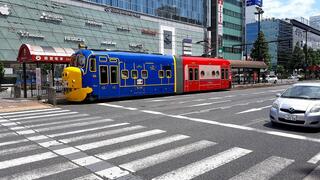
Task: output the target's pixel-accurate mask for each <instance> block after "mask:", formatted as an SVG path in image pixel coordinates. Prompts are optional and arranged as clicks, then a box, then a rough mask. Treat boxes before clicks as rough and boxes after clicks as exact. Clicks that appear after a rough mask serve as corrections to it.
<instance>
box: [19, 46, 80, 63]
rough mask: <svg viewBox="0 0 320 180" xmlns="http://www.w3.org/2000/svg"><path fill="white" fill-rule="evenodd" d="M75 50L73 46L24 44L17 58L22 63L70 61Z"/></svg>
mask: <svg viewBox="0 0 320 180" xmlns="http://www.w3.org/2000/svg"><path fill="white" fill-rule="evenodd" d="M74 52H75V49H72V48H59V47H51V46H34V45H30V44H22V45H21V46H20V49H19V54H18V57H17V60H18V62H20V63H23V62H26V63H36V62H39V63H56V64H59V63H69V62H70V60H71V55H72V54H73V53H74Z"/></svg>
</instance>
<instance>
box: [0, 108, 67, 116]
mask: <svg viewBox="0 0 320 180" xmlns="http://www.w3.org/2000/svg"><path fill="white" fill-rule="evenodd" d="M59 109H61V108H50V109H38V110H29V111H18V112H8V113H0V116H9V115H13V114H28V113H34V112H45V111H55V110H59Z"/></svg>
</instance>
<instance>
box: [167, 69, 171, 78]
mask: <svg viewBox="0 0 320 180" xmlns="http://www.w3.org/2000/svg"><path fill="white" fill-rule="evenodd" d="M166 77H167V78H171V70H166Z"/></svg>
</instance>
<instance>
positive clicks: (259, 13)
mask: <svg viewBox="0 0 320 180" xmlns="http://www.w3.org/2000/svg"><path fill="white" fill-rule="evenodd" d="M256 10H257V12H255V13H254V14H256V15H258V38H259V35H260V32H261V16H262V14H263V13H264V11H263V10H262V8H261V7H259V6H257V7H256ZM260 46H261V44H260V42H259V45H258V53H259V54H258V56H259V60H261V48H260Z"/></svg>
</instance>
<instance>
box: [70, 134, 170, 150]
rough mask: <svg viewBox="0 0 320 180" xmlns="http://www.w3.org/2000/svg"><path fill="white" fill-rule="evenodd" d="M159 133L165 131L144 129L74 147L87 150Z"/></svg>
mask: <svg viewBox="0 0 320 180" xmlns="http://www.w3.org/2000/svg"><path fill="white" fill-rule="evenodd" d="M161 133H165V131H163V130H160V129H155V130H150V131H145V132H141V133H136V134H131V135H127V136H121V137H117V138H113V139H107V140H102V141H97V142H92V143H88V144H82V145H78V146H76V148H79V149H81V150H83V151H85V150H89V149H94V148H98V147H103V146H108V145H112V144H117V143H121V142H126V141H130V140H134V139H139V138H143V137H148V136H152V135H156V134H161Z"/></svg>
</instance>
